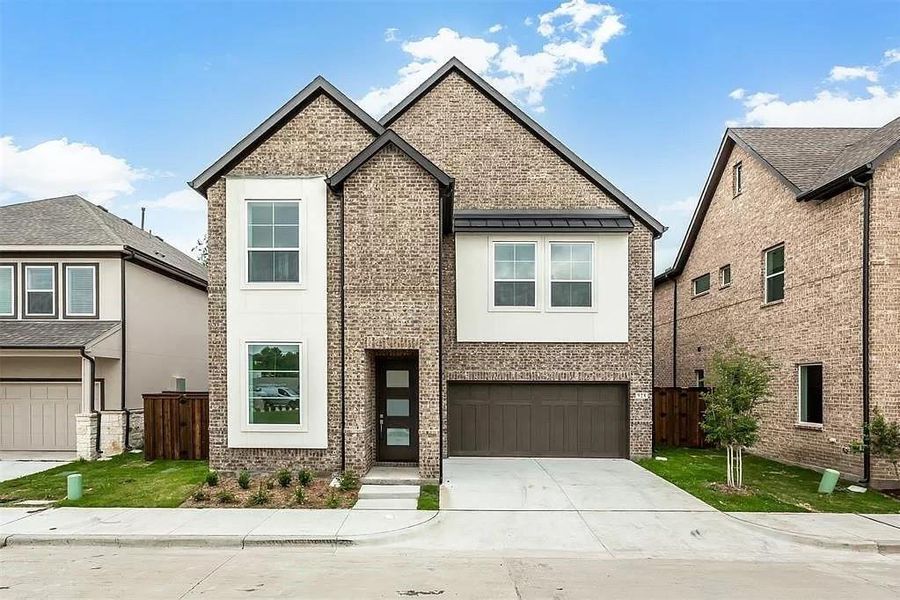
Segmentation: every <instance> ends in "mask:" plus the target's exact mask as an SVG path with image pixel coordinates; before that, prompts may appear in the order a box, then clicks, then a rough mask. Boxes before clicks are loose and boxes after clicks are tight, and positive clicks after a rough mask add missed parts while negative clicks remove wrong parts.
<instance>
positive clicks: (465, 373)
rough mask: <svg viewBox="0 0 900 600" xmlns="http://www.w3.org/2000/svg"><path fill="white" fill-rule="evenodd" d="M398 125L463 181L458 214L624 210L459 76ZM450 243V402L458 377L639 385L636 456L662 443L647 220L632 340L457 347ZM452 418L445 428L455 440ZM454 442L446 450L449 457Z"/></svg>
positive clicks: (633, 411)
mask: <svg viewBox="0 0 900 600" xmlns="http://www.w3.org/2000/svg"><path fill="white" fill-rule="evenodd" d="M391 128H393V129H395V130H396V131H397V132H398V133H399V134H400V135H402V136H403V137H404V139H406V140H407V141H408V142H409V143H410V144H412V145H413V146H415V147H416V148H417V149H418V150H419V151H420V152H422V153H423V154H425V156H427V157H428V158H429V159H430V160H431V161H433V162H434V163H435V164H436V165H438V166H439V167H441V168H442V169H443V170H444V171H446V172H447V173H449V174H450V175H452V176H453V177H455V178H456V185H455V197H454V204H455V208H457V209H475V208H481V209H501V208H502V209H506V208H515V209H584V208H593V209H604V208H610V209H615V208H620V207H619V205H618V204H617V203H616V202H615V201H613V200H612V199H611V198H609V197H608V196H607V195H606V194H604V193H603V191H601V190H600V189H598V188H597V187H596V186H595V185H594V184H593V183H591V182H590V181H589V180H588V179H586V178H585V177H584V176H582V175H581V174H580V173H578V172H577V171H576V170H575V169H574V168H573V167H571V166H570V165H569V164H568V163H566V162H565V161H563V160H562V159H561V158H560V157H559V156H558V155H557V154H556V153H555V152H554V151H552V150H551V149H550V148H548V147H547V146H546V145H545V144H544V143H542V142H541V141H540V140H539V139H538V138H536V137H535V136H534V135H532V134H531V133H530V132H528V131H527V130H526V129H525V128H524V127H522V126H521V125H520V124H519V123H517V122H516V121H515V120H513V119H512V118H511V117H510V116H509V115H507V114H506V113H505V112H504V111H503V110H501V109H500V108H499V107H498V106H497V105H496V104H494V103H493V102H492V101H491V100H489V99H488V98H487V97H485V96H484V95H483V94H481V93H480V92H479V91H477V90H476V89H475V88H474V87H473V86H472V85H471V84H470V83H469V82H468V81H466V80H465V79H464V78H463V77H462V76H460V75H459V74H457V73H456V72H452V73H450V74H449V75H448V76H447V77H446V78H445V79H444V80H443V81H442V82H441V83H439V84H438V85H436V86H435V87H434V88H433V89H432V90H431V91H430V92H429V93H428V94H427V95H426V96H424V97H422V98H420V99H419V100H418V101H417V102H416V103H415V104H414V105H413V106H412V107H411V108H409V109H408V110H407V111H406V112H405V113H404V114H402V115H401V116H400V117H399V118H398V119H397V120H396V121H395V122H394V123H392V124H391ZM454 248H455V244H454V240H453V238H452V236H447V237H445V239H444V282H443V285H444V288H443V289H444V300H443V306H444V324H445V326H444V386H445V387H444V398H445V401H446V383H447V382H448V381H475V380H478V381H483V380H495V381H500V380H502V381H532V380H533V381H629V382H630V383H631V386H630V394H631V406H630V415H631V423H630V425H631V431H630V442H631V443H630V450H631V455H632V456H633V457H637V456H643V455H648V454H649V453H650V451H651V443H652V412H651V398H650V396H651V391H652V375H651V373H652V358H653V357H652V352H651V344H652V293H653V282H652V271H653V267H652V253H653V237H652V234H651V232H650V231H649V230H648V229H647V228H646V227H645V226H644V225H643V224H641V223H640V222H638V221H635V229H634V231H633V232H632V233H631V235H630V236H629V298H630V301H629V342H628V343H625V344H622V343H619V344H594V343H592V344H577V343H565V344H561V343H540V344H538V343H457V342H456V314H455V311H456V303H455V277H454V268H455V256H454ZM446 414H447V411H446V410H445V411H444V415H445V417H444V423H443V432H444V439H445V441H446V427H447V423H446ZM446 447H447V445H446V443H445V444H444V448H445V452H446Z"/></svg>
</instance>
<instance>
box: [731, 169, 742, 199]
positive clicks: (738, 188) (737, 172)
mask: <svg viewBox="0 0 900 600" xmlns="http://www.w3.org/2000/svg"><path fill="white" fill-rule="evenodd" d="M731 187H732V190H733V192H734V195H735V196H737V195H738V194H740V193H741V192H742V191H743V189H744V165H743V164H742V163H737V164H735V165H734V167H733V168H732V172H731Z"/></svg>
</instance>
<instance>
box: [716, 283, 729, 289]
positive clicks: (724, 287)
mask: <svg viewBox="0 0 900 600" xmlns="http://www.w3.org/2000/svg"><path fill="white" fill-rule="evenodd" d="M730 287H731V284H730V283H727V284H725V285H720V286H719V289H720V290H727V289H728V288H730Z"/></svg>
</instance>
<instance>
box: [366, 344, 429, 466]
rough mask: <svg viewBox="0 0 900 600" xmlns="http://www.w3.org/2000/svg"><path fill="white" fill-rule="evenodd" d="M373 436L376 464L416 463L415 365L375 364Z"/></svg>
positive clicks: (397, 362)
mask: <svg viewBox="0 0 900 600" xmlns="http://www.w3.org/2000/svg"><path fill="white" fill-rule="evenodd" d="M376 376H377V379H378V381H377V386H376V396H377V398H376V405H377V410H376V413H375V418H376V423H375V427H376V433H377V435H378V458H377V460H379V461H388V462H417V461H418V460H419V387H418V383H419V382H418V361H416V360H385V361H381V362H379V363H378V368H377V373H376Z"/></svg>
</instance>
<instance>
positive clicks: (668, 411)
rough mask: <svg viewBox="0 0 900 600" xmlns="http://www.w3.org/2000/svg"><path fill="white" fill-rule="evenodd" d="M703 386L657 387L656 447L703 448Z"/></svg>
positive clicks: (654, 417) (654, 389)
mask: <svg viewBox="0 0 900 600" xmlns="http://www.w3.org/2000/svg"><path fill="white" fill-rule="evenodd" d="M702 392H703V388H675V387H666V388H663V387H659V388H653V447H654V448H659V447H662V446H677V447H683V448H703V447H704V446H706V439H705V436H704V435H703V430H702V429H701V428H700V422H701V421H702V420H703V411H704V410H705V409H706V404H705V403H704V402H703V399H702V398H701V397H700V394H701V393H702Z"/></svg>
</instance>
